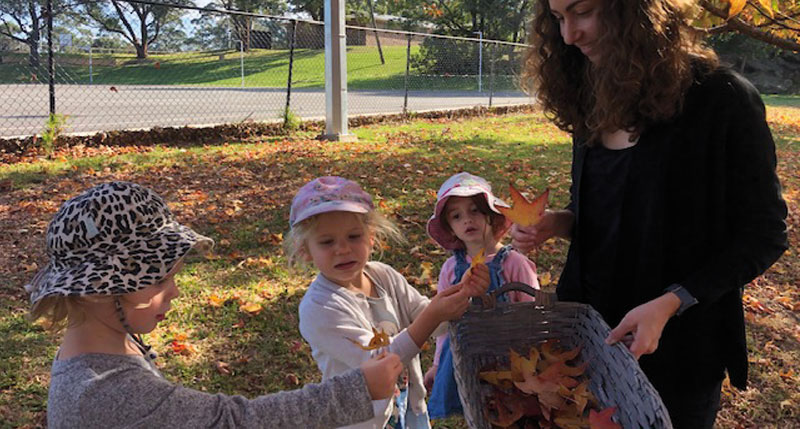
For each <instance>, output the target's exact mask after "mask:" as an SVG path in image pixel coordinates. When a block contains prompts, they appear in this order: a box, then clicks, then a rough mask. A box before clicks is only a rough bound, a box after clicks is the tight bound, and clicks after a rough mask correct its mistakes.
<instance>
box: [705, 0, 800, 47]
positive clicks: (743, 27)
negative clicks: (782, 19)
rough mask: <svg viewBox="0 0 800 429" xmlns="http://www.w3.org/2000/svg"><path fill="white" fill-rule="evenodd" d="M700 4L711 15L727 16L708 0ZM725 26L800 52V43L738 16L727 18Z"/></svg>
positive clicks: (771, 43) (725, 17) (724, 17)
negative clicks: (769, 31) (764, 29)
mask: <svg viewBox="0 0 800 429" xmlns="http://www.w3.org/2000/svg"><path fill="white" fill-rule="evenodd" d="M700 6H702V7H703V9H705V10H707V11H708V12H709V13H711V14H712V15H715V16H718V17H720V18H723V19H727V18H728V14H727V12H726V11H724V10H722V9H718V8H716V7H714V5H712V4H711V2H710V1H709V0H701V1H700ZM725 26H726V27H727V28H729V29H730V30H729V31H735V32H737V33H741V34H744V35H745V36H748V37H751V38H753V39H756V40H760V41H762V42H766V43H769V44H770V45H773V46H777V47H779V48H781V49H786V50H788V51H794V52H800V43H797V42H793V41H791V40H789V39H784V38H782V37H778V36H776V35H774V34H770V33H767V32H765V31H761V30H759V29H757V28H755V27H753V26H752V25H749V24H747V23H746V22H744V21H742V20H741V19H739V18H736V17H733V18H731V19H728V20H727V22H726V24H725Z"/></svg>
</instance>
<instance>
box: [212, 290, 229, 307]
mask: <svg viewBox="0 0 800 429" xmlns="http://www.w3.org/2000/svg"><path fill="white" fill-rule="evenodd" d="M224 304H225V298H223V297H221V296H219V295H217V294H216V293H212V294H211V295H209V296H208V305H210V306H212V307H222V306H223V305H224Z"/></svg>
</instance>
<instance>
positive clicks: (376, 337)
mask: <svg viewBox="0 0 800 429" xmlns="http://www.w3.org/2000/svg"><path fill="white" fill-rule="evenodd" d="M372 334H373V335H372V338H371V339H370V340H369V343H367V345H366V346H362V345H361V343H359V342H358V341H356V340H354V339H352V338H348V340H349V341H350V342H351V343H353V344H355V345H357V346H358V347H359V348H360V349H361V350H375V349H379V348H381V347H386V346H388V345H389V343H390V342H391V341H390V340H389V334H387V333H386V332H384V330H383V329H381V330H380V332H379V331H378V330H377V329H375V328H372Z"/></svg>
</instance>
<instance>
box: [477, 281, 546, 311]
mask: <svg viewBox="0 0 800 429" xmlns="http://www.w3.org/2000/svg"><path fill="white" fill-rule="evenodd" d="M511 291H518V292H524V293H527V294H528V295H530V296H532V297H533V298H534V300H535V302H536V305H542V306H548V305H551V304H553V303H554V302H556V296H555V294H552V293H547V292H542V291H540V290H537V289H534V288H532V287H530V285H527V284H525V283H522V282H510V283H506V284H504V285H503V286H500V287H499V288H497V289H495V290H493V291H491V292H489V293H488V294H486V295H485V296H484V297H483V298H484V299H482V300H481V305H482V306H483V308H484V309H493V308H494V307H495V306H496V304H497V297H498V296H500V295H502V294H505V293H508V292H511Z"/></svg>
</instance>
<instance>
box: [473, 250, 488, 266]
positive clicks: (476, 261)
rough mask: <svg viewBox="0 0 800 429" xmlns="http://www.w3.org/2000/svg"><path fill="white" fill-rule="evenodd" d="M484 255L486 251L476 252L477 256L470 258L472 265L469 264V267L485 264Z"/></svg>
mask: <svg viewBox="0 0 800 429" xmlns="http://www.w3.org/2000/svg"><path fill="white" fill-rule="evenodd" d="M485 253H486V249H481V251H480V252H478V254H477V255H475V257H474V258H472V263H471V264H469V267H470V268H473V267H475V266H477V265H478V264H483V263H486V255H485Z"/></svg>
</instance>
